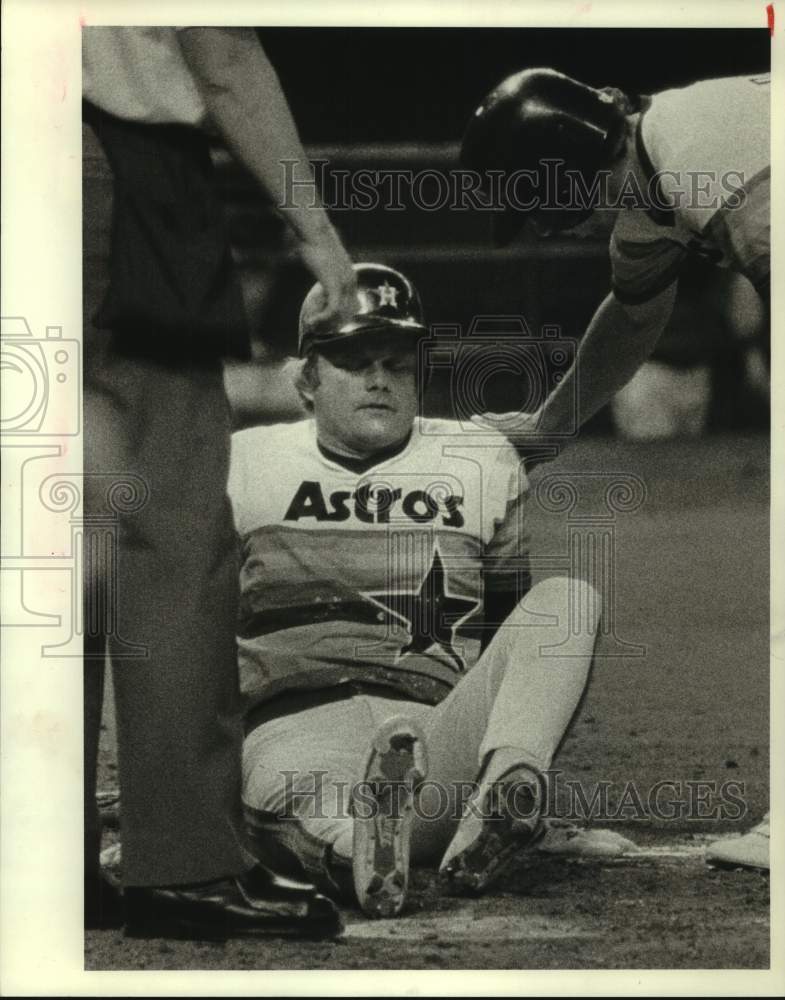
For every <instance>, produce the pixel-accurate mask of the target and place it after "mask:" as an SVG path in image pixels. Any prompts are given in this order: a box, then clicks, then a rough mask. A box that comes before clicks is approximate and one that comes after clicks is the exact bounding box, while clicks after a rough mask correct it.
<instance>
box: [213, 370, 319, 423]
mask: <svg viewBox="0 0 785 1000" xmlns="http://www.w3.org/2000/svg"><path fill="white" fill-rule="evenodd" d="M302 364H303V363H302V361H301V360H300V359H299V358H282V359H260V360H254V361H244V362H228V361H227V362H226V363H225V364H224V386H225V388H226V395H227V397H228V399H229V405H230V406H231V409H232V423H233V426H234V429H235V430H239V429H241V428H243V427H252V426H254V425H255V424H283V423H291V422H293V421H296V420H303V419H305V418H306V417H307V416H308V411H307V410H306V408H305V404H304V403H303V400H302V397H301V395H300V393H299V392H298V391H297V379H298V376H299V374H300V370H301V368H302Z"/></svg>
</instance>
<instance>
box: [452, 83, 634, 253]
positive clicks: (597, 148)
mask: <svg viewBox="0 0 785 1000" xmlns="http://www.w3.org/2000/svg"><path fill="white" fill-rule="evenodd" d="M632 110H635V109H634V108H633V106H632V104H631V102H630V100H629V99H628V98H627V97H626V95H625V94H623V93H622V92H621V91H619V90H615V89H612V88H604V89H602V90H596V89H595V88H594V87H589V86H587V85H586V84H583V83H580V82H579V81H577V80H573V79H572V78H571V77H569V76H565V75H564V74H563V73H558V72H557V71H556V70H553V69H527V70H523V71H522V72H520V73H516V74H514V75H513V76H509V77H507V79H506V80H503V81H502V83H500V84H499V86H498V87H496V88H495V89H494V90H492V91H491V92H490V94H488V95H487V97H486V98H485V100H484V101H483V102H482V104H481V105H480V107H479V108H478V109H477V110H476V111H475V113H474V116H473V118H472V119H471V121H470V122H469V125H468V127H467V129H466V132H465V134H464V137H463V144H462V146H461V163H462V164H463V166H465V167H467V168H469V169H470V170H476V171H478V172H479V173H481V174H484V173H485V172H486V171H489V170H497V171H502V172H503V173H504V174H505V175H507V176H508V177H509V175H510V174H511V173H513V172H517V171H529V174H528V175H520V176H521V179H522V180H526V181H527V183H528V187H527V188H525V190H526V198H525V204H522V203H521V202H523V201H524V199H520V201H519V200H518V199H517V197H516V199H515V201H516V203H515V204H514V205H513V204H510V185H509V184H508V185H507V188H506V190H505V196H503V198H502V201H503V204H504V211H503V213H500V214H498V215H495V216H494V238H495V239H496V242H497V243H500V244H504V243H508V242H509V241H510V240H511V239H512V237H513V236H514V235H515V233H516V232H517V230H518V229H519V228H520V227H521V226H522V225H523V223H524V222H525V221H526V217H527V214H529V213H532V212H535V211H536V212H540V211H541V212H542V213H543V215H542V216H539V217H540V218H542V219H543V221H544V222H545V223H546V224H547V225H548V227H549V228H550V229H570V228H572V227H573V226H576V225H578V223H579V222H582V221H583V220H584V219H585V218H587V217H588V216H589V215H590V214H591V212H592V208H591V206H588V207H587V206H586V205H583V206H581V205H579V204H575V202H574V199H573V198H572V194H571V184H570V180H569V178H568V177H567V176H566V175H565V171H574V172H577V173H579V174H580V175H581V176H582V178H583V180H584V182H585V186H586V188H587V189H588V188H590V187H591V182H592V179H593V178H594V176H595V175H596V173H597V171H598V170H600V169H602V168H603V167H606V166H609V165H610V164H611V163H612V162H613V160H614V159H615V158H616V156H617V155H618V153H619V152H620V151H621V149H622V148H623V144H624V139H625V134H626V126H625V120H626V115H627V114H628V113H629V112H630V111H632ZM545 160H554V161H563V167H562V168H561V169H560V172H559V174H557V177H558V178H559V180H558V181H557V185H556V190H555V191H554V190H553V181H552V179H551V180H549V179H548V173H547V169H546V167H545V166H543V161H545ZM552 176H553V175H551V178H552ZM549 185H550V187H551V190H550V191H549V190H548V186H549ZM554 195H555V196H556V197H555V200H554ZM554 201H555V204H554ZM549 204H550V205H551V207H548V205H549Z"/></svg>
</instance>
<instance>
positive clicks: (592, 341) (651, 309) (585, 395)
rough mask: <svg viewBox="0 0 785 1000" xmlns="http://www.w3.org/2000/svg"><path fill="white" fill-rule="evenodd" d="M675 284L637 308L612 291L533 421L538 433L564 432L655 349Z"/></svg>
mask: <svg viewBox="0 0 785 1000" xmlns="http://www.w3.org/2000/svg"><path fill="white" fill-rule="evenodd" d="M675 295H676V285H675V284H674V285H671V286H670V287H669V288H667V289H665V291H664V292H661V293H660V294H659V295H657V296H656V297H654V298H652V299H650V300H649V301H648V302H645V303H643V304H641V305H638V306H628V305H623V304H622V303H621V302H619V301H618V299H617V298H616V296H615V295H614V294H613V293H612V292H611V293H610V295H608V297H607V298H606V299H605V300H604V301H603V303H602V304H601V305H600V307H599V308H598V309H597V311H596V313H595V314H594V317H593V318H592V320H591V322H590V323H589V327H588V329H587V330H586V334H585V335H584V338H583V340H582V341H581V345H580V348H579V349H578V354H577V357H576V360H575V364H574V365H573V366H572V368H571V369H570V371H569V372H568V373H567V375H566V376H565V378H564V379H563V380H562V382H561V383H560V385H559V386H558V387H557V388H556V389H555V390H554V391H553V392H552V393H551V395H550V396H549V397H548V399H547V400H546V402H545V405H544V407H543V409H542V413H541V415H540V419H539V421H538V427H537V429H538V432H539V433H540V434H541V435H543V436H547V435H549V434H564V433H565V432H567V431H568V430H569V429H570V427H572V426H573V424H574V408H575V403H576V401H577V406H578V423H579V426H580V425H583V424H584V423H585V422H586V421H587V420H589V419H590V418H591V417H593V416H594V414H595V413H597V411H598V410H600V409H601V408H602V407H603V406H604V405H605V404H606V403H607V402H608V401H609V400H610V399H611V398H612V397H613V396H614V395H615V394H616V393H617V392H618V391H619V389H621V388H622V387H623V386H625V385H626V384H627V382H629V380H630V379H631V378H632V376H633V375H634V374H635V372H636V371H637V370H638V368H640V366H641V365H642V364H643V362H644V361H645V360H646V359H647V358H648V357H649V355H650V354H651V352H652V351H653V350H654V346H655V344H656V343H657V341H658V339H659V337H660V334H661V333H662V331H663V330H664V329H665V326H666V324H667V322H668V319H669V318H670V315H671V312H672V310H673V301H674V298H675Z"/></svg>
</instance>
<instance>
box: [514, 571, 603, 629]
mask: <svg viewBox="0 0 785 1000" xmlns="http://www.w3.org/2000/svg"><path fill="white" fill-rule="evenodd" d="M518 610H519V611H522V612H525V613H527V614H529V615H531V614H532V613H534V614H541V615H546V616H554V615H556V616H557V617H558V618H559V619H560V620H561V619H564V620H565V621H566V620H570V621H591V622H593V623H594V625H595V626H596V624H597V623H598V622H599V619H600V615H601V613H602V597H601V595H600V592H599V590H598V589H597V587H595V586H594V584H593V583H591V582H590V581H589V580H585V579H583V578H582V577H571V576H551V577H548V578H547V579H546V580H541V581H540V582H539V583H537V584H535V586H534V587H532V589H531V590H530V591H529V593H528V594H527V595H526V596H525V597H524V598H523V600H522V601H521V602H520V604H519V605H518Z"/></svg>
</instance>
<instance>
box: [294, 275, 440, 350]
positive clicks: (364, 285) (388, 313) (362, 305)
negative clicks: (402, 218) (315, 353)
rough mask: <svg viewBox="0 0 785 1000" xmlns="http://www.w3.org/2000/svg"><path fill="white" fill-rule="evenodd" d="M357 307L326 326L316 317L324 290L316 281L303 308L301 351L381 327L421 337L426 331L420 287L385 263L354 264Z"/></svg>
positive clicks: (301, 316)
mask: <svg viewBox="0 0 785 1000" xmlns="http://www.w3.org/2000/svg"><path fill="white" fill-rule="evenodd" d="M354 273H355V274H356V275H357V310H356V312H355V313H354V315H353V316H352V317H351V319H349V320H347V321H346V322H345V323H343V324H341V325H340V326H337V327H332V328H331V327H324V326H323V325H320V324H318V323H316V317H317V316H318V314H319V312H320V311H321V309H322V307H323V304H324V290H323V288H322V286H321V285H320V284H318V283H317V284H315V285H314V286H313V288H312V289H311V290H310V291H309V292H308V294H307V295H306V296H305V299H304V301H303V304H302V307H301V309H300V334H299V353H300V357H301V358H302V357H305V355H306V354H307V353H308V351H309V350H311V349H312V348H314V347H324V346H325V345H328V344H334V343H336V342H338V341H341V340H346V339H347V338H348V337H358V336H360V335H364V334H368V333H371V332H374V331H378V330H388V331H389V330H398V331H401V332H403V333H410V334H412V335H413V337H414V338H419V337H421V336H423V335H424V334H425V333H427V327H426V326H425V324H424V321H423V311H422V305H421V303H420V296H419V295H418V294H417V289H416V288H415V287H414V285H413V284H412V283H411V281H409V279H408V278H407V277H405V276H404V275H403V274H401V273H400V271H395V270H393V268H391V267H386V266H385V265H384V264H355V265H354Z"/></svg>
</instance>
